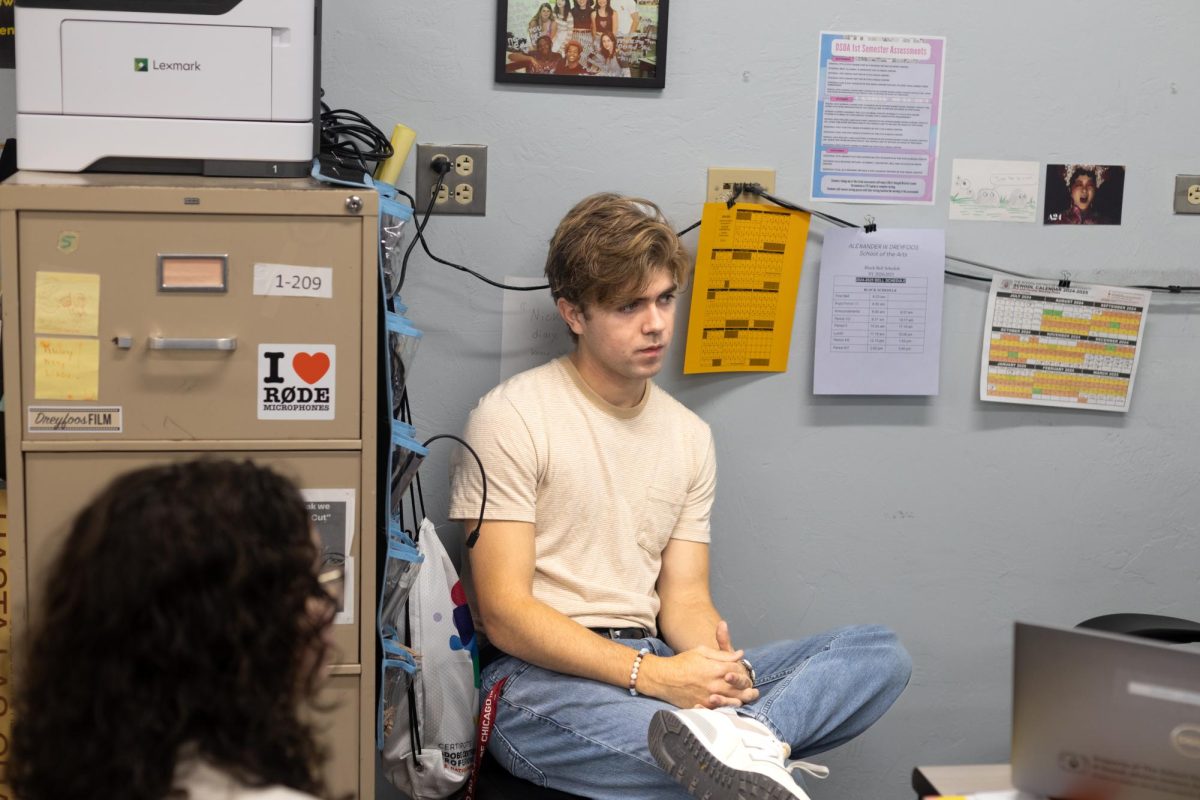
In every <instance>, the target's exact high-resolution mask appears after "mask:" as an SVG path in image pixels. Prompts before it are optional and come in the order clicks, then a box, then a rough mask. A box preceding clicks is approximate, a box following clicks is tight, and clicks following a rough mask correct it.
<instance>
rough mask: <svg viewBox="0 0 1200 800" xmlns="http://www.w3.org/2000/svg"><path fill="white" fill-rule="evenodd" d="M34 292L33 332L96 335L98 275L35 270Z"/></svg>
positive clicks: (97, 330) (98, 317) (97, 323)
mask: <svg viewBox="0 0 1200 800" xmlns="http://www.w3.org/2000/svg"><path fill="white" fill-rule="evenodd" d="M34 293H35V296H34V305H33V332H34V333H68V334H73V335H75V336H96V335H98V334H99V331H100V276H99V275H88V274H84V273H80V272H38V274H37V285H36V288H35V289H34Z"/></svg>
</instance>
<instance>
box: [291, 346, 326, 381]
mask: <svg viewBox="0 0 1200 800" xmlns="http://www.w3.org/2000/svg"><path fill="white" fill-rule="evenodd" d="M292 369H294V370H296V374H297V375H299V376H300V379H301V380H302V381H304V382H305V383H309V384H312V383H316V382H317V381H319V380H321V378H323V377H325V373H326V372H329V356H328V355H326V354H325V353H296V355H295V356H293V357H292Z"/></svg>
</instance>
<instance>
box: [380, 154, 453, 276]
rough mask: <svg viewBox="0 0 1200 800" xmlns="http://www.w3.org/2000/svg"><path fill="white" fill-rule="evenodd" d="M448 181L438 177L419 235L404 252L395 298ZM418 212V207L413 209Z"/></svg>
mask: <svg viewBox="0 0 1200 800" xmlns="http://www.w3.org/2000/svg"><path fill="white" fill-rule="evenodd" d="M445 180H446V173H445V172H443V173H441V174H440V175H438V179H437V183H436V184H435V185H434V187H433V192H432V193H430V195H429V206H428V207H427V208H426V209H425V217H424V218H423V219H422V220H421V222H420V224H419V225H417V235H416V236H414V237H413V240H412V241H411V242H409V243H408V249H407V250H405V251H404V260H403V261H401V262H400V277H399V278H397V279H396V289H395V291H393V292H392V296H393V297H395V296H397V295H399V294H400V290H401V289H402V288H403V287H404V276H405V275H406V274H407V272H408V257H409V256H410V255H412V251H413V248H414V247H416V246H417V242H418V241H425V237H424V236H422V235H421V234H422V233H424V232H425V226H426V225H428V224H429V215H430V214H432V213H433V204H434V203H436V202H437V197H438V192H440V191H441V190H442V184H443V182H445ZM413 210H414V211H416V207H415V206H414V207H413Z"/></svg>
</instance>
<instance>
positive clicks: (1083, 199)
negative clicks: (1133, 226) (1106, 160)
mask: <svg viewBox="0 0 1200 800" xmlns="http://www.w3.org/2000/svg"><path fill="white" fill-rule="evenodd" d="M1124 194H1125V167H1123V166H1115V165H1110V164H1085V163H1075V164H1048V165H1046V203H1045V205H1044V206H1043V208H1044V209H1045V219H1044V222H1045V224H1047V225H1120V224H1121V211H1122V206H1123V204H1124Z"/></svg>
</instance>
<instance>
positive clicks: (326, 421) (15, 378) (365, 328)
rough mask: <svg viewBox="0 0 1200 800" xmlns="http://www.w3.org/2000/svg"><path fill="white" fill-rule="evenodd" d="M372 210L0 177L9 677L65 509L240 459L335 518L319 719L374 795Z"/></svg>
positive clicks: (342, 196)
mask: <svg viewBox="0 0 1200 800" xmlns="http://www.w3.org/2000/svg"><path fill="white" fill-rule="evenodd" d="M377 208H378V206H377V198H376V196H375V195H374V194H373V193H370V192H366V191H357V190H355V189H353V188H348V187H329V186H324V185H321V184H318V183H317V182H315V181H311V180H308V179H291V180H268V179H232V178H224V179H223V178H200V177H185V176H156V175H63V174H49V173H18V174H17V175H14V176H13V177H12V178H10V179H9V180H8V181H7V182H5V183H4V184H3V185H0V287H2V289H3V310H4V319H3V348H4V389H5V397H6V400H5V407H6V410H7V413H6V415H5V416H6V420H5V424H6V426H7V427H6V428H5V438H6V442H7V447H6V449H7V452H6V458H7V465H8V500H9V522H10V534H9V542H10V551H9V559H10V566H11V574H10V587H11V588H12V590H13V591H12V607H11V612H12V623H13V626H14V668H15V669H16V675H15V679H16V681H17V682H18V683H19V682H20V671H19V670H20V658H21V635H22V630H23V629H24V628H25V626H26V623H27V622H28V620H29V619H31V618H34V619H36V617H37V614H38V608H37V607H36V602H37V597H38V596H39V592H40V587H41V580H42V576H43V575H44V573H45V570H46V567H47V564H48V563H49V561H50V560H51V558H53V556H54V554H55V552H56V551H57V548H58V547H59V546H60V544H61V542H62V540H63V538H64V537H65V535H66V531H67V524H68V522H69V521H70V519H71V518H72V516H73V515H74V514H75V513H76V511H78V509H79V508H80V507H81V506H82V505H83V503H85V502H86V501H87V500H88V499H89V498H90V497H91V496H92V495H93V494H94V493H95V492H96V491H97V490H99V489H100V488H101V487H102V486H103V485H104V484H105V483H107V481H108V480H109V479H110V478H112V477H113V476H114V475H116V474H118V473H120V472H123V471H126V470H129V469H133V468H136V467H140V466H144V465H149V464H156V463H162V462H165V461H169V460H172V459H186V458H192V457H195V456H198V455H202V454H212V455H221V456H230V457H234V458H243V457H245V458H253V459H255V460H258V461H262V462H264V463H267V464H270V465H272V466H274V467H277V468H278V469H279V471H281V472H282V473H283V474H285V475H288V476H289V477H291V478H292V479H294V480H295V481H296V482H297V484H298V485H299V486H300V487H301V488H302V489H304V490H306V491H309V492H312V493H313V494H314V495H315V496H317V497H322V498H323V499H326V500H328V499H330V498H334V499H336V500H337V501H338V503H335V505H336V506H337V507H339V508H340V509H342V510H344V511H346V512H347V514H346V515H345V516H348V517H349V519H348V521H347V522H346V523H345V524H343V525H342V526H341V528H343V529H344V530H345V532H346V534H348V535H352V537H353V540H352V541H353V543H352V547H351V548H350V550H349V552H348V554H349V555H350V556H351V557H352V558H353V559H354V561H353V566H354V569H353V573H352V574H353V589H354V592H353V594H352V595H350V596H348V597H347V600H346V604H347V607H346V610H344V611H343V613H342V614H341V615H340V617H341V619H342V622H341V624H338V625H337V626H336V628H335V640H336V642H337V644H338V655H337V658H336V661H337V663H336V664H335V666H334V667H333V676H332V678H331V680H330V682H329V684H328V686H327V687H326V689H325V693H326V697H325V698H324V699H326V700H331V701H333V703H332V704H331V705H332V706H333V708H332V709H331V710H330V711H328V712H322V714H321V719H320V723H321V729H322V731H323V735H324V736H325V737H326V742H327V744H328V746H329V748H330V750H331V752H332V759H331V762H330V764H329V767H328V779H329V784H330V788H331V789H332V790H334V791H335V793H346V792H352V793H353V794H354V795H355V796H357V797H364V798H371V797H373V796H374V776H375V747H374V729H375V724H374V718H375V712H374V699H375V666H374V661H375V627H374V620H375V594H376V592H375V568H374V565H375V538H374V531H375V458H376V450H375V419H376V410H375V406H376V359H377V332H376V322H377V311H376V309H377V306H378V302H379V281H378V277H377V276H378V267H377V261H376V259H377V252H378V233H377V222H376V214H377ZM317 490H324V494H323V495H322V494H320V493H318V491H317ZM348 500H351V501H352V503H353V509H354V510H353V514H349V509H350V502H347V501H348ZM316 510H317V509H316V508H314V512H315V511H316ZM318 527H319V526H318ZM335 533H336V531H335ZM347 588H349V584H348V587H347ZM351 617H352V621H348V620H349V619H350V618H351Z"/></svg>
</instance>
